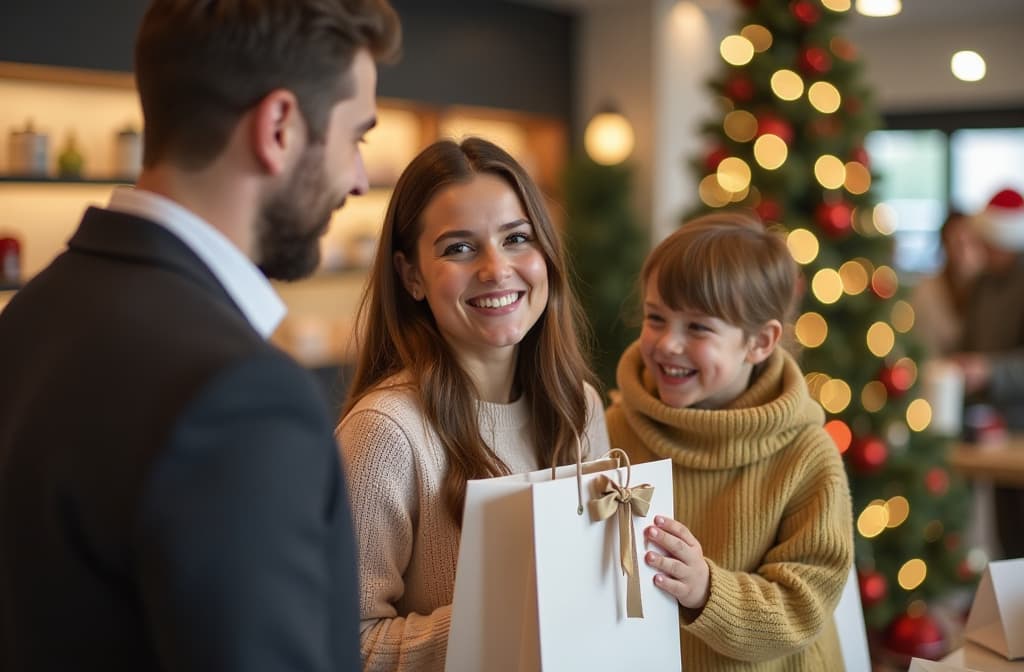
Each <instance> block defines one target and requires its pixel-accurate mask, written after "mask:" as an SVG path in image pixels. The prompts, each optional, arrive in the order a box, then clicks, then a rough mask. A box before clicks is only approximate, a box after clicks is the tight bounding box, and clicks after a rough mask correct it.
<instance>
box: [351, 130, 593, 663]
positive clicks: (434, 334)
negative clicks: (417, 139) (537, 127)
mask: <svg viewBox="0 0 1024 672" xmlns="http://www.w3.org/2000/svg"><path fill="white" fill-rule="evenodd" d="M370 276H371V277H370V284H369V291H368V292H367V293H366V295H365V297H364V300H363V304H362V307H361V309H360V317H359V327H358V330H359V334H360V342H359V344H358V348H359V353H360V354H359V360H358V362H357V369H356V374H355V379H354V381H353V383H352V388H351V392H350V395H349V399H348V401H347V402H346V405H345V411H344V413H343V416H344V417H343V419H342V421H341V424H340V425H339V427H338V436H339V439H340V441H341V446H342V448H341V450H342V455H343V457H344V459H345V463H346V467H347V468H346V473H347V477H348V479H349V488H350V492H351V494H352V500H353V502H355V504H354V518H355V526H356V533H357V537H358V538H359V541H360V544H359V545H360V552H359V553H360V555H359V562H360V576H361V581H360V585H361V593H360V609H361V618H362V653H363V660H364V666H365V668H366V669H415V670H440V669H443V668H444V660H445V653H446V648H447V641H448V630H449V623H450V619H451V601H452V593H453V590H454V583H455V569H456V561H457V558H458V552H459V549H458V547H459V536H460V525H461V519H462V508H463V501H464V498H465V490H466V482H467V480H469V479H476V478H487V477H491V476H498V475H504V474H511V473H521V472H527V471H532V470H536V469H540V468H543V467H548V466H551V465H554V464H565V463H567V462H570V461H572V460H573V459H574V457H575V447H576V442H577V441H578V440H579V441H581V442H582V447H583V450H584V452H585V453H590V454H594V455H600V454H603V453H604V452H606V451H607V450H608V436H607V431H606V430H605V427H604V421H603V417H602V408H601V401H600V397H599V396H598V393H597V391H596V390H595V389H594V387H593V386H592V385H591V384H590V381H592V380H593V376H592V374H591V372H590V370H589V368H588V366H587V364H586V359H585V358H584V354H583V352H582V348H581V346H580V330H581V328H582V324H581V322H580V317H579V309H578V306H577V302H576V298H575V297H574V296H573V294H572V292H571V290H570V288H569V284H568V278H569V277H570V274H569V271H568V267H567V262H566V259H565V253H564V250H563V243H562V241H561V239H560V237H559V235H558V232H557V231H556V230H555V227H554V226H553V225H552V222H551V218H550V216H549V214H548V212H547V210H546V208H545V207H544V204H543V200H542V198H541V195H540V192H539V190H538V189H537V187H536V185H535V184H534V183H533V181H532V180H531V179H530V178H529V177H528V176H527V174H526V172H525V171H524V170H523V168H522V167H521V166H520V165H519V164H518V163H517V162H516V161H515V160H514V159H512V157H511V156H509V155H508V153H506V152H505V151H504V150H502V149H501V148H499V147H497V146H496V145H494V144H493V143H490V142H487V141H485V140H482V139H479V138H469V139H466V140H464V141H463V142H462V143H461V144H456V143H455V142H452V141H450V140H445V141H440V142H437V143H435V144H433V145H431V146H430V147H428V148H427V149H425V150H424V151H423V152H422V153H421V154H420V155H419V156H417V157H416V158H415V159H413V161H412V163H410V164H409V166H408V167H407V168H406V169H405V171H404V172H403V173H402V176H401V177H400V178H399V180H398V184H397V186H396V187H395V192H394V195H393V197H392V200H391V203H390V205H389V207H388V212H387V215H386V216H385V219H384V227H383V231H382V233H381V238H380V245H379V247H378V249H377V254H376V257H375V261H374V266H373V268H372V269H371V272H370Z"/></svg>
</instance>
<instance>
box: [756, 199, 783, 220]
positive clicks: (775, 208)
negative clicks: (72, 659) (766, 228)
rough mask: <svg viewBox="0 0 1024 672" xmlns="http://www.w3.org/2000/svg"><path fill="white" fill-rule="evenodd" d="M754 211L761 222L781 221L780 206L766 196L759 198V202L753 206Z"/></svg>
mask: <svg viewBox="0 0 1024 672" xmlns="http://www.w3.org/2000/svg"><path fill="white" fill-rule="evenodd" d="M754 211H755V212H757V215H758V217H760V218H761V221H762V222H777V221H779V220H780V219H782V206H781V205H779V202H778V201H776V200H774V199H771V198H768V197H766V196H762V197H761V202H760V203H758V204H757V205H755V206H754Z"/></svg>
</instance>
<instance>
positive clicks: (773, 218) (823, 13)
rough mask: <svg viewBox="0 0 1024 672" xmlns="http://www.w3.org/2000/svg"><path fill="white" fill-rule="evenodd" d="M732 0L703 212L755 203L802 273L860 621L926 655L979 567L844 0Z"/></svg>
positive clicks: (805, 342)
mask: <svg viewBox="0 0 1024 672" xmlns="http://www.w3.org/2000/svg"><path fill="white" fill-rule="evenodd" d="M741 4H742V9H741V11H740V16H739V22H738V26H737V31H736V33H735V34H732V35H729V36H727V37H726V38H725V39H724V40H723V41H722V42H721V45H720V51H721V54H722V57H723V59H724V60H725V62H726V64H727V65H726V66H725V67H724V69H723V72H721V74H720V75H719V76H717V77H716V78H715V79H714V80H713V81H712V82H711V88H712V89H713V91H714V93H715V94H716V95H717V97H718V98H719V100H720V101H721V109H722V116H721V117H719V118H716V119H715V120H713V121H711V122H709V123H708V124H707V125H706V127H705V129H704V135H705V137H706V139H707V140H708V141H709V142H708V149H707V151H706V152H705V153H704V155H703V156H700V157H698V158H696V159H695V160H694V162H693V165H694V168H695V170H696V172H697V174H699V175H700V176H701V177H702V179H701V181H700V186H699V193H700V197H701V201H702V204H703V205H702V206H701V209H700V212H706V211H707V210H713V209H715V208H724V207H747V208H752V209H754V210H755V211H756V212H757V213H758V214H759V215H760V216H761V218H762V219H763V220H764V221H765V222H767V223H770V224H775V225H778V226H780V227H782V228H784V229H785V230H786V231H787V233H786V239H787V243H788V245H789V248H790V250H791V252H792V254H793V257H794V258H795V259H796V260H797V262H798V263H799V264H800V266H801V270H802V278H803V282H802V290H801V291H802V293H803V294H802V298H801V306H800V310H799V312H798V319H797V320H796V325H795V337H796V341H797V342H798V343H799V345H800V346H801V353H800V357H801V364H802V366H803V369H804V372H805V374H806V378H807V382H808V386H809V387H810V389H811V393H812V395H813V396H814V397H815V398H816V399H817V400H818V401H819V402H820V403H821V405H822V406H823V408H824V409H825V411H826V415H827V421H826V426H825V427H826V429H827V430H828V432H829V433H830V434H831V435H832V437H833V438H834V439H835V442H836V445H837V447H838V449H839V450H840V451H841V452H842V453H843V456H844V461H845V463H846V465H847V472H848V474H849V477H850V485H851V490H852V493H853V514H854V521H855V527H856V529H855V544H856V565H857V570H858V576H859V579H860V589H861V596H862V603H863V605H864V609H865V621H866V623H867V625H868V627H869V630H871V631H873V632H874V633H875V637H874V638H873V639H874V641H875V642H876V643H878V644H879V647H878V648H879V649H880V650H882V651H885V650H888V651H892V652H894V653H896V654H901V655H904V656H907V655H917V656H920V657H931V658H934V657H936V656H939V655H941V654H942V653H943V650H944V649H945V648H946V641H947V639H948V635H946V634H945V633H943V632H942V630H941V629H940V628H939V627H938V625H937V623H936V622H935V620H934V618H933V616H932V613H931V612H930V609H931V608H932V607H933V606H934V605H935V604H936V603H937V602H938V601H940V600H941V599H942V598H943V597H946V596H948V595H949V594H950V592H951V591H957V590H959V591H961V592H962V590H963V588H964V586H965V585H969V582H970V581H972V580H973V579H974V578H975V572H974V571H972V570H971V569H970V568H969V566H968V564H967V563H966V561H965V557H966V553H965V550H966V549H965V548H964V544H963V542H962V539H961V536H960V531H961V530H962V529H963V526H964V523H965V516H966V513H965V512H966V510H967V501H966V500H967V493H966V489H965V487H964V485H963V484H962V482H961V481H960V480H959V479H957V478H956V477H955V476H954V475H952V474H951V473H950V471H949V469H948V467H947V451H948V449H949V441H948V440H947V439H944V438H942V437H940V436H938V435H937V434H936V433H934V432H933V431H931V430H930V428H929V425H930V421H931V409H930V407H929V405H928V403H927V402H926V401H925V400H924V399H923V398H922V393H921V384H920V380H919V379H920V377H921V375H920V374H921V366H920V363H921V362H920V356H921V354H922V349H921V347H920V346H919V345H918V344H917V343H916V342H915V340H914V339H913V337H912V335H911V334H910V333H909V332H910V331H911V328H912V326H913V321H914V314H913V309H912V308H911V306H910V305H909V304H908V303H907V302H906V301H905V300H903V298H902V295H903V294H902V288H901V286H900V282H899V279H898V277H897V274H896V272H895V271H894V270H893V268H892V266H891V258H892V251H893V245H892V238H891V236H890V234H891V233H892V226H891V223H890V221H889V220H887V218H886V217H885V212H886V211H885V207H884V206H878V205H876V204H875V203H874V202H873V200H872V196H871V182H872V179H873V176H872V174H871V171H870V159H869V157H868V155H867V153H866V152H865V150H864V140H865V136H866V135H867V134H868V133H869V132H870V131H871V130H873V129H875V128H876V127H877V126H878V122H879V120H878V116H877V115H876V114H875V113H874V112H873V110H872V104H871V96H870V91H869V90H868V87H866V86H865V84H864V82H863V81H862V69H861V66H860V63H859V62H858V60H857V56H856V51H855V48H854V46H853V44H852V43H851V42H849V41H848V40H847V39H845V38H844V37H843V36H842V35H841V34H840V33H839V32H838V30H839V28H840V26H841V24H842V22H843V20H844V19H845V18H846V16H847V13H848V11H849V9H850V1H849V0H793V1H788V0H744V1H743V2H742V3H741ZM691 214H698V213H691ZM876 653H877V651H876Z"/></svg>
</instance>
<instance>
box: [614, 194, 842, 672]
mask: <svg viewBox="0 0 1024 672" xmlns="http://www.w3.org/2000/svg"><path fill="white" fill-rule="evenodd" d="M795 279H796V268H795V264H794V263H793V260H792V258H791V257H790V254H789V251H788V250H787V248H786V245H785V243H784V242H783V241H782V240H781V239H780V238H779V237H777V236H775V235H773V234H772V233H770V232H768V231H766V230H765V229H764V227H763V226H762V225H761V224H760V223H759V222H757V221H755V220H752V219H748V218H746V217H745V216H742V215H738V214H729V213H719V214H713V215H709V216H706V217H701V218H699V219H695V220H693V221H691V222H689V223H687V224H684V225H683V227H682V228H680V229H679V230H678V231H676V232H675V233H673V234H672V235H671V236H669V237H668V238H666V239H665V240H664V241H663V242H662V243H661V244H660V245H658V246H657V247H656V248H655V249H654V251H653V252H652V253H651V255H650V256H649V257H648V259H647V261H646V262H645V263H644V266H643V269H642V271H641V276H640V280H641V287H642V289H643V315H644V318H643V327H642V331H641V334H640V339H639V340H638V341H637V342H636V343H634V344H633V345H631V346H630V347H629V348H628V349H627V350H626V352H625V353H624V354H623V355H622V358H621V359H620V361H619V368H618V385H619V388H620V392H621V398H620V399H619V400H618V401H617V402H616V403H615V404H614V405H613V406H612V407H611V408H610V409H608V412H607V422H608V430H609V433H610V435H611V439H612V445H614V446H616V447H621V448H624V449H625V450H626V451H627V452H628V453H629V454H630V457H631V458H633V459H634V460H636V461H647V460H652V459H661V458H671V459H672V461H673V462H674V466H673V468H674V473H675V476H674V482H675V496H676V506H675V513H676V517H677V518H678V519H679V520H680V521H684V522H685V524H684V523H683V522H678V521H676V520H669V519H664V518H662V517H660V516H658V517H656V518H655V521H654V523H655V524H654V525H652V526H651V527H649V528H647V530H646V531H645V534H646V537H647V539H648V541H649V542H650V543H651V548H652V549H653V550H649V551H648V552H647V553H646V555H645V561H646V562H647V563H648V564H649V565H650V566H651V567H653V568H654V569H655V570H656V571H657V572H659V573H658V574H657V575H656V576H655V584H656V585H657V586H658V587H659V588H661V589H662V590H664V591H666V592H667V593H669V594H670V595H672V596H673V597H675V598H676V599H677V600H678V601H679V604H680V606H681V607H682V608H681V609H680V620H681V629H680V630H681V632H680V641H681V645H682V657H683V661H684V665H685V667H686V668H687V669H690V670H726V669H728V670H736V669H744V670H824V669H828V670H835V669H840V668H841V666H842V662H841V661H842V656H841V655H840V650H839V643H838V639H837V635H836V630H835V626H834V624H833V620H832V612H833V610H834V608H835V606H836V603H837V602H838V601H839V596H840V594H841V593H842V589H843V585H844V583H845V581H846V577H847V574H848V572H849V569H850V565H851V563H852V560H853V528H852V514H851V504H850V495H849V486H848V484H847V479H846V472H845V471H844V469H843V465H842V462H841V460H840V457H839V452H838V451H837V450H836V446H835V444H834V443H833V442H832V440H831V439H830V438H829V436H828V434H827V433H825V431H824V430H823V429H822V423H823V420H824V414H823V412H822V410H821V408H820V407H819V406H818V404H817V403H815V402H814V401H813V400H812V399H811V398H810V396H809V395H808V392H807V386H806V385H805V383H804V379H803V376H802V374H801V372H800V368H799V367H798V366H797V364H796V362H795V361H794V360H793V358H792V357H791V356H790V355H789V354H787V353H786V352H785V351H784V350H782V349H781V348H780V347H778V346H779V340H780V338H781V336H782V332H783V324H785V323H786V319H787V317H788V313H789V310H790V307H791V304H792V303H793V298H794V282H795Z"/></svg>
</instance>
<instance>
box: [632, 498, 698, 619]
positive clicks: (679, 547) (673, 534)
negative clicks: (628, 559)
mask: <svg viewBox="0 0 1024 672" xmlns="http://www.w3.org/2000/svg"><path fill="white" fill-rule="evenodd" d="M644 532H645V534H646V535H647V539H648V540H649V541H652V542H654V543H655V544H657V545H658V547H660V549H661V550H662V551H663V552H664V555H659V554H658V553H655V552H654V551H647V553H646V555H645V556H644V559H645V560H646V561H647V564H648V565H650V566H651V567H653V568H654V569H656V570H658V571H659V572H662V573H661V574H657V575H655V577H654V583H655V585H656V586H658V587H659V588H661V589H662V590H664V591H665V592H667V593H668V594H669V595H671V596H672V597H674V598H676V599H677V600H678V601H679V604H681V605H683V606H684V607H688V608H690V609H701V608H702V607H703V606H704V605H705V604H707V601H708V593H709V592H710V588H711V570H710V569H708V563H707V561H706V560H704V552H703V551H702V550H701V547H700V542H699V541H697V538H696V537H694V536H693V533H692V532H690V530H689V529H688V528H687V527H686V526H685V525H683V524H682V523H680V522H679V521H676V520H672V519H671V518H665V517H664V516H655V517H654V525H652V526H650V527H648V528H647V529H646V530H645V531H644Z"/></svg>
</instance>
